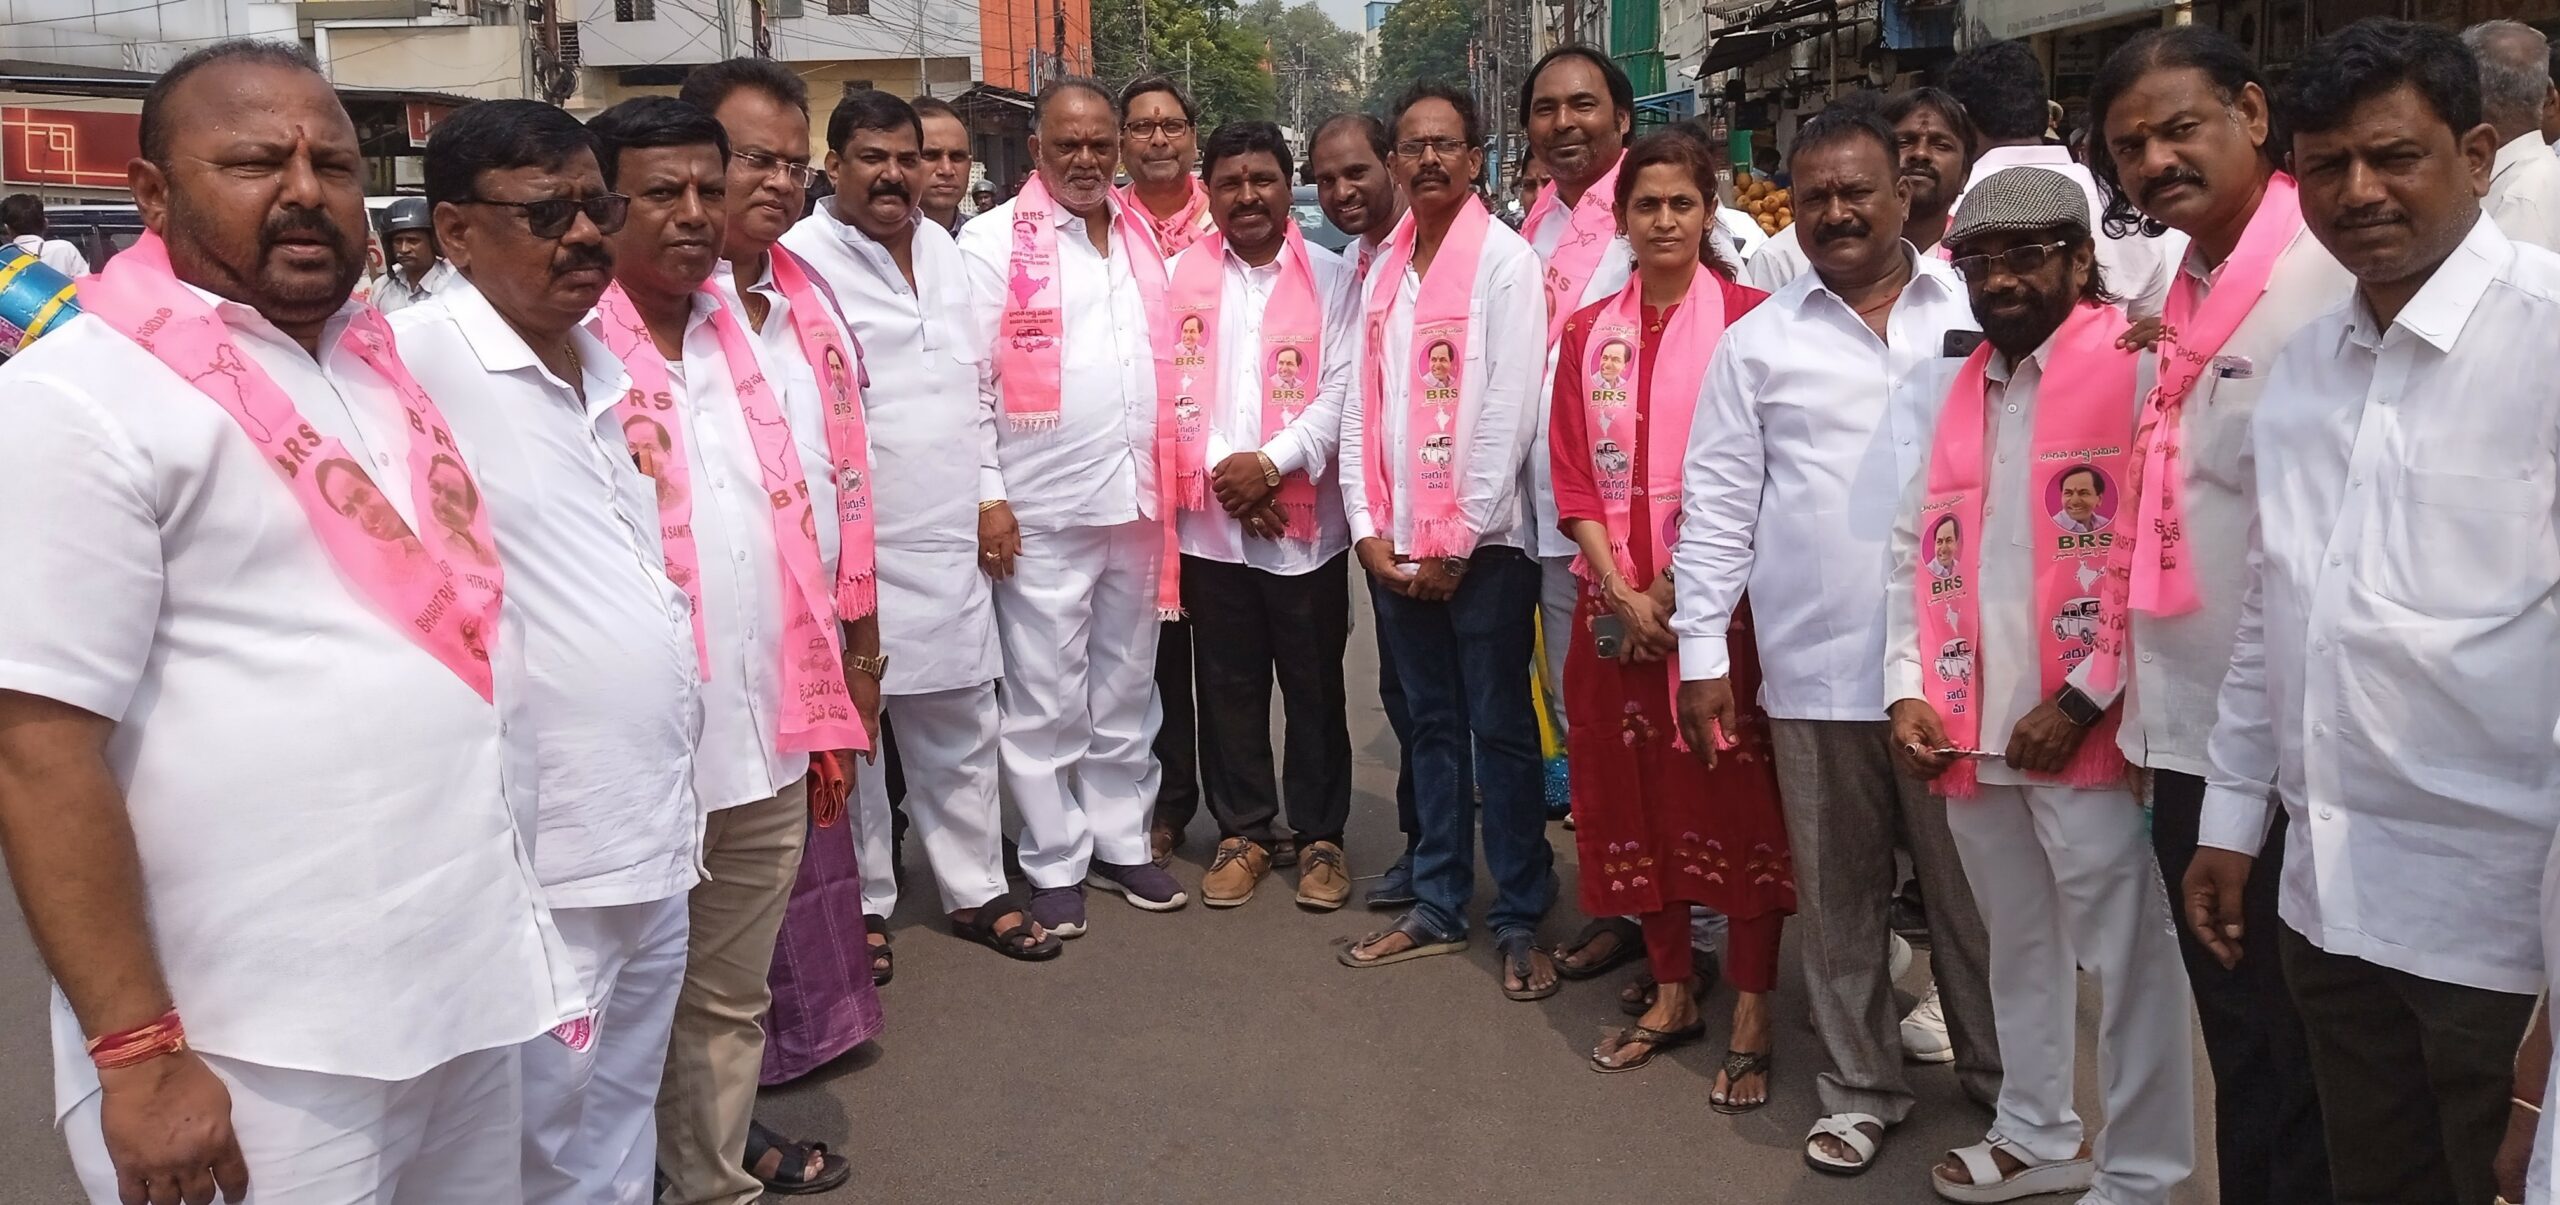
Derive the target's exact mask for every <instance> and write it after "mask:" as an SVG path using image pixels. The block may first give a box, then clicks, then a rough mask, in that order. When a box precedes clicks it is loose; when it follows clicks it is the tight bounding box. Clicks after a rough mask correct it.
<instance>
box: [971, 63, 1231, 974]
mask: <svg viewBox="0 0 2560 1205" xmlns="http://www.w3.org/2000/svg"><path fill="white" fill-rule="evenodd" d="M1035 124H1036V126H1037V127H1038V131H1039V132H1038V135H1037V138H1036V140H1035V141H1034V142H1033V144H1032V155H1033V157H1034V159H1035V160H1036V162H1037V164H1038V180H1039V182H1040V184H1041V186H1042V188H1043V189H1045V191H1046V193H1047V197H1048V200H1049V201H1050V202H1051V203H1052V206H1053V207H1052V209H1051V211H1050V216H1049V219H1048V220H1049V221H1050V222H1051V224H1052V230H1051V231H1049V232H1048V233H1047V234H1046V235H1045V236H1044V235H1041V234H1039V233H1038V231H1037V226H1036V223H1035V222H1034V221H1033V220H1031V219H1030V218H1029V217H1028V216H1027V212H1026V209H1025V205H1024V199H1023V198H1022V197H1019V196H1017V197H1015V198H1014V199H1013V200H1011V201H1008V202H1006V203H1004V204H1003V205H1000V206H997V207H996V210H995V216H994V218H993V219H992V220H988V219H980V220H979V221H976V222H972V223H970V224H969V225H968V226H966V227H964V228H963V229H962V230H961V232H960V255H961V258H962V260H963V262H964V263H965V264H966V265H967V267H968V272H969V294H970V310H971V315H972V323H971V327H972V329H971V332H970V342H969V347H970V348H971V349H972V350H973V353H974V354H975V355H976V356H977V357H978V364H979V369H980V377H979V381H980V384H979V388H978V399H979V402H978V406H979V430H980V432H981V434H980V453H979V454H980V456H981V466H980V469H979V473H978V480H979V489H980V490H981V491H982V493H981V500H980V505H981V506H982V507H983V508H985V513H984V515H982V517H981V521H980V524H979V533H980V540H979V544H980V551H979V556H980V558H981V560H982V561H983V562H984V566H983V567H984V568H985V569H986V570H987V571H988V573H989V574H991V575H992V576H993V577H994V578H995V579H996V634H997V639H998V641H999V643H1001V644H1002V645H1003V648H1004V669H1005V680H1004V686H1003V687H1002V689H1000V690H998V691H997V701H998V703H999V704H1000V706H1001V710H1002V712H1003V717H1004V719H1003V734H1004V735H1003V740H1002V742H1001V744H1000V746H999V750H1000V757H999V762H1000V765H1001V767H1002V775H1003V777H1002V779H1001V781H1002V782H1003V784H1004V788H1005V794H1006V795H1007V796H1008V797H1010V798H1011V799H1012V801H1013V804H1014V807H1015V808H1016V809H1018V810H1019V811H1020V812H1021V814H1022V820H1023V830H1022V837H1021V841H1020V846H1021V851H1022V870H1023V874H1024V876H1025V877H1027V878H1028V879H1029V880H1030V881H1031V886H1032V896H1031V911H1032V918H1033V919H1034V920H1035V921H1037V922H1038V923H1039V925H1040V926H1041V928H1043V929H1045V930H1047V931H1049V932H1052V933H1056V934H1058V935H1059V936H1061V937H1073V936H1076V935H1078V934H1081V933H1083V932H1084V930H1085V924H1086V917H1085V901H1084V888H1085V886H1086V885H1087V884H1088V883H1090V884H1091V885H1093V886H1097V887H1101V888H1104V889H1106V890H1110V891H1116V892H1119V893H1120V894H1121V895H1123V896H1125V897H1127V898H1128V900H1129V902H1130V903H1131V904H1133V905H1135V906H1136V907H1138V908H1141V909H1144V910H1147V911H1157V912H1162V911H1171V910H1173V909H1176V908H1180V907H1182V906H1183V904H1184V903H1186V902H1188V899H1189V897H1188V895H1187V894H1186V893H1185V892H1184V891H1183V890H1182V889H1181V886H1180V884H1179V883H1177V882H1176V881H1175V880H1174V878H1173V876H1172V875H1171V874H1168V873H1166V872H1165V871H1164V870H1163V868H1161V867H1158V866H1157V865H1155V863H1154V860H1153V857H1152V851H1151V850H1150V849H1149V848H1148V842H1147V820H1148V812H1149V809H1150V808H1151V807H1152V806H1153V805H1154V802H1155V795H1156V785H1157V782H1158V781H1159V775H1160V770H1159V768H1158V766H1157V765H1156V762H1155V759H1154V757H1153V756H1151V754H1150V752H1149V746H1150V744H1151V743H1152V742H1153V741H1154V739H1155V734H1156V730H1157V727H1158V726H1159V724H1160V723H1161V722H1162V718H1163V712H1162V705H1161V703H1160V701H1159V700H1158V697H1157V691H1156V679H1155V666H1156V640H1157V633H1158V629H1159V628H1160V627H1161V625H1160V624H1159V623H1158V612H1159V611H1160V610H1162V607H1161V606H1160V602H1161V597H1160V592H1159V589H1158V587H1159V583H1158V581H1157V574H1158V573H1159V572H1174V571H1176V570H1175V567H1174V566H1171V565H1166V564H1164V563H1163V561H1164V559H1165V557H1164V533H1165V527H1164V524H1165V523H1166V521H1167V519H1168V516H1167V515H1165V514H1164V513H1163V506H1162V503H1161V495H1160V492H1159V490H1158V488H1157V484H1158V483H1157V477H1158V474H1159V471H1160V470H1159V466H1158V465H1157V461H1156V422H1157V396H1156V389H1157V382H1156V353H1155V350H1154V348H1155V346H1156V344H1155V338H1156V336H1155V334H1154V332H1153V330H1152V329H1151V325H1152V322H1153V319H1152V317H1151V315H1150V314H1149V312H1148V307H1147V303H1146V297H1147V293H1148V291H1149V290H1150V289H1152V288H1154V287H1157V285H1158V284H1159V283H1160V278H1150V279H1147V280H1142V279H1141V278H1140V276H1139V274H1140V273H1160V272H1161V270H1162V269H1161V265H1160V264H1159V263H1158V262H1157V260H1156V258H1155V255H1154V252H1153V250H1152V249H1151V248H1150V247H1148V246H1144V245H1137V244H1136V243H1135V242H1134V241H1133V239H1132V237H1131V235H1132V234H1133V232H1134V226H1135V223H1133V221H1132V220H1131V219H1132V218H1134V215H1131V218H1124V217H1123V216H1122V214H1121V206H1122V205H1123V204H1124V202H1123V201H1122V200H1121V199H1120V198H1118V197H1116V196H1114V195H1113V194H1112V191H1111V170H1112V164H1113V163H1114V162H1116V161H1117V160H1118V158H1119V154H1118V151H1119V129H1120V123H1119V120H1118V115H1117V113H1116V112H1115V111H1114V108H1113V106H1112V102H1111V97H1110V94H1109V93H1107V92H1104V91H1102V89H1101V88H1100V87H1099V86H1098V85H1095V84H1092V83H1090V82H1088V81H1081V80H1068V81H1059V82H1056V83H1053V84H1051V85H1050V86H1049V87H1048V88H1045V89H1043V90H1042V96H1041V98H1040V100H1039V102H1038V112H1037V114H1036V115H1035ZM1017 214H1025V215H1026V216H1023V217H1017V216H1016V215H1017ZM1017 228H1019V230H1017ZM1147 237H1149V236H1148V235H1146V234H1144V233H1143V232H1136V233H1135V238H1137V239H1144V238H1147ZM1043 241H1048V242H1052V243H1054V246H1055V251H1056V254H1055V260H1054V264H1053V265H1041V266H1035V265H1034V263H1033V259H1032V257H1031V256H1030V253H1029V252H1018V250H1017V245H1018V244H1019V245H1020V246H1022V247H1036V246H1038V245H1039V244H1040V243H1041V242H1043ZM1018 254H1021V255H1023V256H1025V258H1022V259H1021V260H1020V261H1019V262H1017V255H1018ZM1052 266H1053V267H1054V269H1055V274H1056V276H1057V279H1056V280H1055V281H1048V280H1044V279H1040V278H1041V277H1045V276H1046V275H1048V273H1049V271H1050V268H1051V267H1052ZM1016 285H1021V286H1025V287H1029V288H1032V289H1034V290H1035V291H1037V290H1042V289H1047V288H1054V289H1055V291H1056V292H1055V295H1056V297H1057V298H1058V300H1059V307H1058V308H1059V310H1060V321H1061V323H1062V325H1063V329H1062V330H1061V331H1059V332H1058V335H1059V337H1058V338H1057V340H1056V346H1055V350H1054V351H1053V352H1052V353H1051V354H1054V355H1055V356H1056V368H1057V372H1058V379H1057V382H1056V385H1057V391H1058V392H1057V396H1056V398H1055V405H1056V409H1055V411H1054V418H1055V422H1054V424H1052V425H1041V421H1040V420H1038V419H1034V420H1031V421H1018V420H1019V418H1020V416H1021V415H1024V414H1027V412H1026V411H1021V410H1019V408H1020V407H1022V406H1025V405H1027V404H1029V405H1036V404H1040V403H1041V402H1045V401H1047V400H1048V399H1045V398H1042V397H1040V396H1039V395H1038V394H1037V392H1036V391H1035V390H1034V389H1033V388H1032V387H1031V385H1030V383H1029V382H1024V383H1022V384H1016V383H1014V382H1013V381H1010V380H1008V379H1007V376H1006V373H1005V361H1006V358H1007V356H1008V355H1010V354H1013V353H1011V352H1010V351H1009V349H1008V347H1007V346H1006V340H1005V338H1004V336H1003V333H1002V331H1003V327H1004V325H1005V322H1006V313H1007V311H1008V309H1010V308H1014V307H1016V306H1017V305H1020V304H1027V301H1024V302H1017V301H1016V300H1015V294H1016V293H1017V289H1016V288H1015V287H1014V286H1016ZM1026 346H1028V344H1027V343H1026ZM1023 354H1024V356H1025V360H1024V362H1025V363H1029V362H1031V359H1032V357H1033V356H1035V355H1036V354H1037V352H1036V350H1034V351H1027V352H1025V353H1023ZM1017 391H1018V392H1019V393H1020V394H1021V396H1020V397H1019V398H1017V397H1014V396H1012V395H1013V394H1015V393H1016V392H1017ZM1041 417H1042V418H1043V419H1045V418H1046V417H1047V416H1041Z"/></svg>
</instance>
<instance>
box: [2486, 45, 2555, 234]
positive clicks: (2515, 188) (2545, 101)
mask: <svg viewBox="0 0 2560 1205" xmlns="http://www.w3.org/2000/svg"><path fill="white" fill-rule="evenodd" d="M2462 44H2463V45H2465V46H2468V47H2470V49H2471V53H2472V55H2473V56H2474V57H2476V58H2477V59H2478V60H2479V63H2480V116H2481V117H2482V119H2484V120H2486V121H2487V122H2488V123H2489V126H2490V128H2491V129H2494V130H2496V131H2497V132H2498V158H2497V161H2496V162H2495V163H2493V164H2492V165H2491V167H2490V172H2489V195H2488V196H2486V197H2483V198H2482V199H2481V201H2480V205H2481V208H2482V209H2484V210H2486V211H2487V212H2488V214H2489V220H2490V221H2493V222H2496V223H2497V224H2498V229H2499V230H2500V231H2502V232H2504V233H2505V234H2506V236H2507V237H2508V238H2510V239H2513V240H2515V241H2516V242H2519V243H2530V244H2532V245H2534V246H2536V247H2540V248H2542V249H2543V250H2546V251H2560V156H2554V155H2551V154H2548V153H2546V152H2547V151H2549V150H2550V145H2551V144H2550V143H2549V142H2548V141H2547V140H2546V139H2544V138H2543V136H2542V125H2543V114H2544V112H2545V111H2546V110H2547V109H2548V108H2549V107H2550V106H2551V101H2552V84H2551V41H2550V39H2548V38H2545V37H2543V36H2542V33H2541V32H2540V31H2539V30H2536V29H2535V28H2534V27H2532V26H2530V25H2527V24H2524V23H2523V22H2521V21H2505V20H2499V21H2483V22H2481V23H2479V24H2478V25H2474V26H2472V27H2471V28H2469V29H2466V30H2463V31H2462Z"/></svg>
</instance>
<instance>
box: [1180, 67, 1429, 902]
mask: <svg viewBox="0 0 2560 1205" xmlns="http://www.w3.org/2000/svg"><path fill="white" fill-rule="evenodd" d="M1391 143H1392V139H1391V137H1390V136H1389V134H1388V132H1387V123H1385V122H1383V121H1380V120H1378V119H1377V118H1376V117H1374V116H1371V115H1369V114H1367V113H1337V114H1335V115H1334V116H1332V117H1328V118H1326V119H1325V121H1324V124H1322V125H1319V126H1317V127H1316V133H1315V138H1314V140H1313V142H1312V143H1311V144H1310V149H1309V151H1308V154H1307V171H1308V174H1309V175H1310V176H1312V177H1313V178H1314V179H1315V185H1316V204H1317V206H1318V207H1319V208H1321V209H1323V210H1324V216H1325V218H1326V219H1327V220H1329V221H1331V222H1332V223H1333V225H1334V229H1337V230H1340V231H1342V232H1343V233H1345V234H1348V235H1350V236H1351V242H1349V243H1348V244H1345V245H1344V246H1343V248H1342V250H1341V251H1339V252H1335V253H1333V254H1335V255H1336V256H1337V257H1338V258H1340V259H1341V261H1342V264H1343V266H1344V267H1345V268H1347V269H1349V271H1347V272H1345V273H1343V275H1342V278H1341V279H1342V283H1343V289H1344V290H1345V292H1346V293H1348V294H1349V296H1348V297H1347V298H1346V301H1345V304H1348V305H1350V306H1352V307H1354V309H1355V310H1356V309H1357V308H1358V307H1359V306H1360V305H1361V304H1363V299H1364V298H1365V297H1366V296H1367V294H1366V292H1365V289H1366V287H1367V282H1368V276H1369V266H1370V265H1371V264H1372V263H1374V262H1375V261H1376V259H1377V256H1378V246H1379V244H1381V243H1384V242H1386V241H1387V234H1388V232H1389V231H1392V230H1394V229H1395V227H1396V223H1397V222H1398V221H1399V220H1400V219H1402V218H1403V217H1404V194H1403V193H1402V192H1401V191H1400V190H1399V189H1398V188H1397V187H1396V178H1395V175H1394V173H1393V172H1391V171H1390V170H1389V169H1388V167H1387V163H1388V160H1389V159H1391V158H1393V155H1394V152H1393V149H1392V146H1391ZM1310 254H1313V252H1310ZM1346 405H1347V403H1346ZM1375 589H1376V587H1374V586H1372V587H1371V590H1372V591H1373V595H1372V596H1373V597H1374V591H1375ZM1370 626H1371V627H1372V628H1373V629H1377V625H1375V624H1372V625H1370ZM1375 637H1376V640H1377V642H1378V705H1379V707H1381V708H1382V709H1384V710H1385V711H1386V713H1387V728H1388V730H1389V731H1391V732H1393V733H1394V734H1395V738H1396V828H1397V831H1399V832H1402V833H1403V834H1404V850H1403V851H1402V852H1401V853H1399V854H1398V855H1397V856H1396V860H1395V862H1394V863H1393V864H1392V865H1390V866H1388V867H1387V869H1386V872H1385V873H1384V874H1381V875H1379V876H1378V881H1377V882H1376V883H1374V884H1372V885H1371V886H1370V887H1369V889H1368V890H1367V891H1366V892H1363V893H1362V895H1361V902H1362V904H1363V905H1364V906H1366V907H1368V908H1371V909H1376V910H1386V909H1394V908H1407V907H1411V906H1412V905H1413V902H1414V894H1413V842H1414V838H1415V837H1416V835H1417V834H1419V833H1420V832H1421V827H1420V824H1419V822H1417V821H1416V820H1415V819H1414V816H1413V772H1412V749H1413V719H1412V716H1411V714H1410V713H1409V712H1408V711H1407V710H1406V709H1405V702H1404V684H1403V683H1402V682H1401V681H1399V680H1398V679H1397V678H1396V663H1395V658H1393V657H1390V656H1388V655H1387V636H1386V632H1385V631H1384V630H1383V629H1377V630H1376V631H1375ZM1163 819H1164V816H1163V812H1162V810H1161V809H1159V810H1158V813H1157V820H1158V822H1159V823H1161V822H1162V821H1163ZM1184 819H1186V820H1187V819H1188V817H1184Z"/></svg>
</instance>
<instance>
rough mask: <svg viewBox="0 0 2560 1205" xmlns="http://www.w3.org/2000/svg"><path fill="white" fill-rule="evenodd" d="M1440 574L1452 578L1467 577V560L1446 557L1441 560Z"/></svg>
mask: <svg viewBox="0 0 2560 1205" xmlns="http://www.w3.org/2000/svg"><path fill="white" fill-rule="evenodd" d="M1440 572H1442V573H1446V574H1448V575H1449V576H1451V577H1465V576H1466V575H1467V558H1465V557H1462V556H1444V557H1442V558H1440Z"/></svg>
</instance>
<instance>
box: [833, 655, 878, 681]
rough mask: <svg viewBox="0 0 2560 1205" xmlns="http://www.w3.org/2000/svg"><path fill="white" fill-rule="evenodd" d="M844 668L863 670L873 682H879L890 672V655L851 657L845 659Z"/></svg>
mask: <svg viewBox="0 0 2560 1205" xmlns="http://www.w3.org/2000/svg"><path fill="white" fill-rule="evenodd" d="M844 667H845V668H846V669H856V670H861V671H862V672H863V673H866V674H869V675H871V677H872V680H874V681H877V680H879V679H880V678H882V677H884V676H886V675H887V674H888V672H889V654H887V653H882V654H880V655H879V656H876V657H863V656H856V655H849V656H847V657H846V658H845V659H844Z"/></svg>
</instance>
